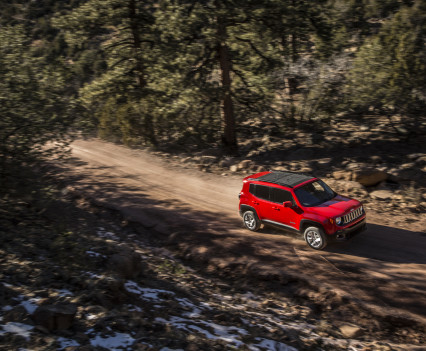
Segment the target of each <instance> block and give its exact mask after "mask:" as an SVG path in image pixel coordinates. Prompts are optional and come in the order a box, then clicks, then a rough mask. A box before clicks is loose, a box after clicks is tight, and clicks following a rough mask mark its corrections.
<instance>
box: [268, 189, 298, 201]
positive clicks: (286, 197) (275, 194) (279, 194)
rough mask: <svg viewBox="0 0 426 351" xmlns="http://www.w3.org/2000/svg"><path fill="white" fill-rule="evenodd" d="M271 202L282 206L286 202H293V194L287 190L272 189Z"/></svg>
mask: <svg viewBox="0 0 426 351" xmlns="http://www.w3.org/2000/svg"><path fill="white" fill-rule="evenodd" d="M271 201H272V202H276V203H280V204H282V203H283V202H285V201H291V202H294V201H293V197H292V196H291V193H290V192H289V191H287V190H283V189H276V188H271Z"/></svg>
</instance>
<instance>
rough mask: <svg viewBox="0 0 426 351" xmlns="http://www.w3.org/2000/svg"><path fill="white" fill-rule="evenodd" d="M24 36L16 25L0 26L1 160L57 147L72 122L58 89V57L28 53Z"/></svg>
mask: <svg viewBox="0 0 426 351" xmlns="http://www.w3.org/2000/svg"><path fill="white" fill-rule="evenodd" d="M27 38H28V37H27V36H26V35H25V31H24V30H23V28H22V26H9V27H3V28H0V159H1V160H2V162H3V163H4V162H7V161H8V160H11V159H13V160H14V161H20V160H21V161H22V160H25V161H29V160H31V159H34V158H35V157H40V156H46V155H49V154H51V153H52V152H55V151H59V150H61V149H62V146H64V145H66V143H67V141H68V136H67V134H66V132H67V130H68V127H69V126H70V123H71V121H72V115H71V113H72V110H73V107H72V104H71V101H70V99H68V98H67V94H66V93H65V91H64V90H65V89H66V88H65V87H66V83H65V82H66V77H67V72H66V70H65V69H64V67H63V65H61V63H60V62H57V63H55V64H51V65H47V64H46V63H45V62H44V60H43V58H40V57H36V56H34V55H33V52H32V48H31V47H30V45H31V43H30V42H29V40H28V39H27ZM65 104H67V106H66V107H65ZM48 142H49V144H47V143H48ZM2 170H3V171H4V170H5V169H4V168H3V169H2Z"/></svg>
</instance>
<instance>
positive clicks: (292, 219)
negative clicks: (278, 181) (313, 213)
mask: <svg viewBox="0 0 426 351" xmlns="http://www.w3.org/2000/svg"><path fill="white" fill-rule="evenodd" d="M270 200H271V202H272V203H271V211H270V219H271V220H272V221H274V222H276V223H280V224H282V225H284V226H285V227H290V228H293V229H296V228H297V226H296V222H297V216H298V214H297V212H296V211H295V208H292V207H284V205H283V203H284V202H286V201H291V202H292V203H293V204H294V203H295V202H294V199H293V196H292V195H291V193H290V192H289V191H287V190H284V189H278V188H271V189H270Z"/></svg>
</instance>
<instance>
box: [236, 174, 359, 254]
mask: <svg viewBox="0 0 426 351" xmlns="http://www.w3.org/2000/svg"><path fill="white" fill-rule="evenodd" d="M239 197H240V205H239V209H240V215H241V216H242V217H243V222H244V225H245V226H246V228H247V229H249V230H252V231H256V230H258V229H259V228H260V225H261V224H262V223H265V224H273V225H277V226H280V227H282V228H284V229H290V230H294V231H296V232H299V233H300V234H303V236H304V238H305V240H306V242H307V243H308V245H309V246H310V247H312V248H313V249H316V250H321V249H323V248H324V247H325V246H326V245H327V242H330V241H333V240H337V241H340V240H346V239H348V238H350V237H351V236H353V235H355V234H358V233H360V232H362V231H363V230H365V229H367V224H366V219H365V218H366V216H365V211H364V208H363V207H362V204H361V203H360V202H359V201H357V200H354V199H350V198H348V197H345V196H341V195H338V194H336V193H335V192H334V191H333V190H331V189H330V188H329V187H328V185H327V184H325V183H324V182H323V181H322V180H320V179H318V178H316V177H312V176H310V175H306V174H302V173H293V172H283V171H271V172H261V173H256V174H253V175H250V176H248V177H245V178H244V180H243V189H242V190H241V192H240V194H239Z"/></svg>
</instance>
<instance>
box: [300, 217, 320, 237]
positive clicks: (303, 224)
mask: <svg viewBox="0 0 426 351" xmlns="http://www.w3.org/2000/svg"><path fill="white" fill-rule="evenodd" d="M308 227H319V228H321V229H322V230H323V231H324V233H325V229H324V226H323V225H322V223H320V222H316V221H314V220H312V219H302V220H301V221H300V226H299V232H300V233H301V234H303V233H304V232H305V230H306V228H308Z"/></svg>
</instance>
